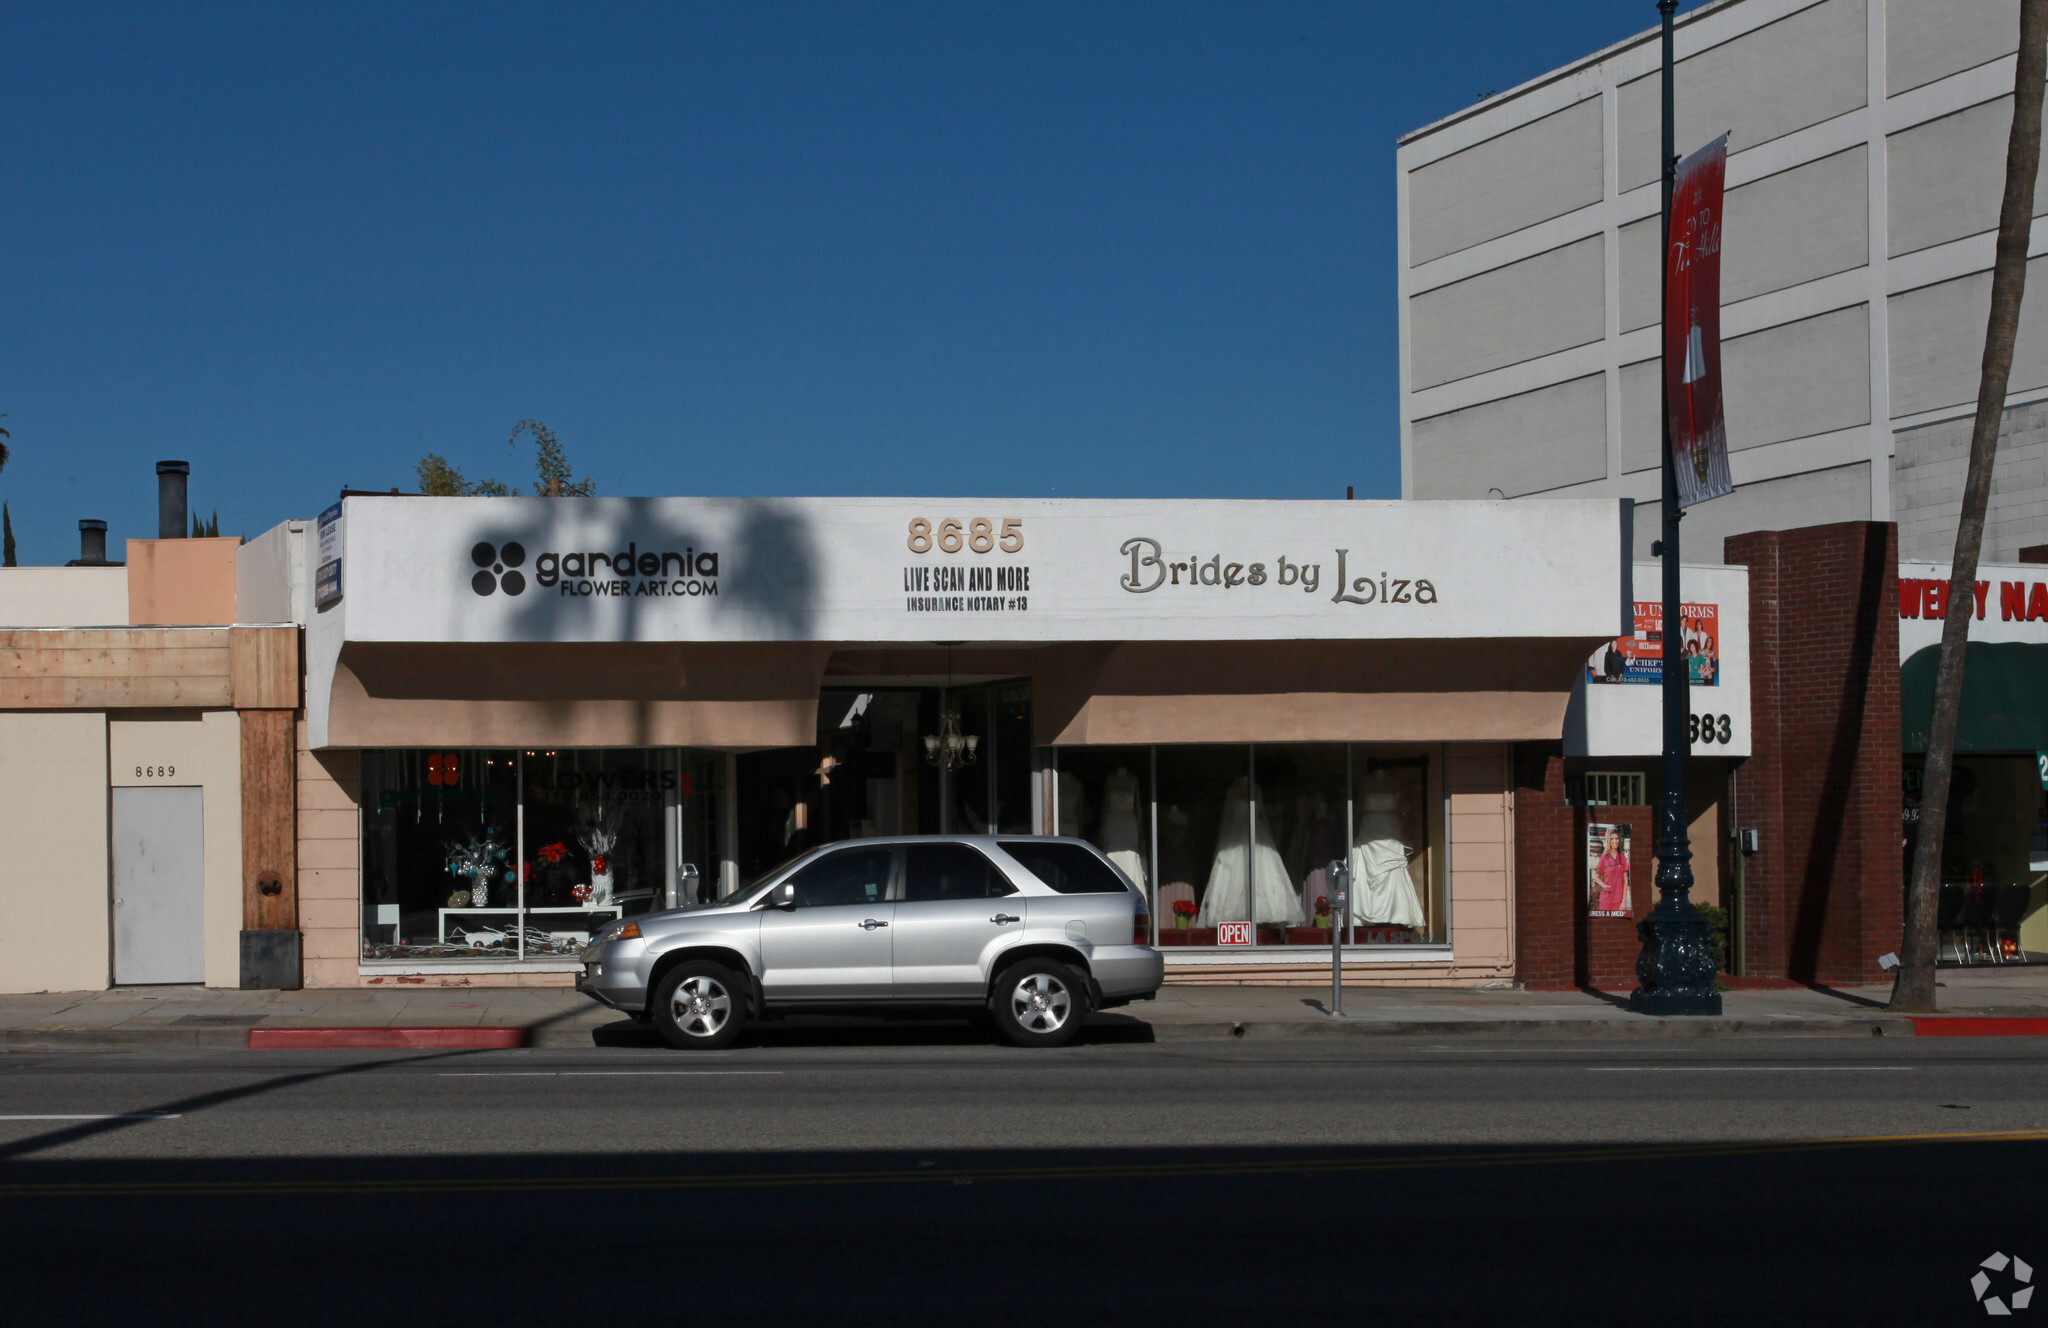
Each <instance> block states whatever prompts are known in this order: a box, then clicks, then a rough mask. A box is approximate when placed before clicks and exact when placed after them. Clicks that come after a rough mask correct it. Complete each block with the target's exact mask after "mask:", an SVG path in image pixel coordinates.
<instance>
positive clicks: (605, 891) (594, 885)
mask: <svg viewBox="0 0 2048 1328" xmlns="http://www.w3.org/2000/svg"><path fill="white" fill-rule="evenodd" d="M611 902H612V874H611V873H610V872H592V873H591V874H590V906H591V907H592V908H609V907H610V906H611Z"/></svg>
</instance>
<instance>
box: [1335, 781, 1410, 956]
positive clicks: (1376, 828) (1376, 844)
mask: <svg viewBox="0 0 2048 1328" xmlns="http://www.w3.org/2000/svg"><path fill="white" fill-rule="evenodd" d="M1351 920H1352V921H1353V922H1356V923H1372V924H1374V925H1376V926H1382V927H1385V926H1393V927H1420V926H1421V925H1422V924H1423V921H1424V919H1423V914H1422V899H1421V897H1420V896H1418V895H1417V894H1416V893H1415V879H1414V878H1413V877H1412V876H1410V875H1409V874H1408V845H1407V843H1406V842H1405V841H1404V840H1403V839H1402V838H1401V823H1400V821H1399V819H1398V818H1396V817H1395V815H1394V795H1393V794H1391V793H1368V794H1367V795H1366V797H1365V813H1364V815H1362V816H1360V817H1359V818H1358V838H1357V840H1356V841H1355V845H1354V847H1353V848H1352V850H1351Z"/></svg>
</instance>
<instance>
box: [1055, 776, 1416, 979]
mask: <svg viewBox="0 0 2048 1328" xmlns="http://www.w3.org/2000/svg"><path fill="white" fill-rule="evenodd" d="M1053 760H1054V774H1053V778H1052V789H1053V798H1054V800H1055V802H1056V803H1057V807H1056V810H1055V816H1054V824H1055V825H1056V826H1057V827H1058V831H1059V833H1061V834H1064V835H1075V836H1077V837H1079V838H1082V839H1086V840H1088V841H1089V842H1090V843H1092V844H1094V845H1096V846H1097V847H1098V848H1101V849H1102V850H1103V851H1104V852H1105V853H1107V854H1109V855H1110V857H1111V859H1112V860H1113V861H1115V862H1116V863H1117V865H1118V866H1119V867H1122V868H1123V869H1124V870H1125V873H1126V874H1127V875H1129V876H1130V877H1131V879H1132V880H1133V881H1134V882H1137V883H1138V884H1139V885H1140V888H1141V889H1143V890H1144V891H1145V893H1146V896H1147V900H1148V903H1149V907H1150V911H1151V915H1152V918H1153V927H1154V929H1155V932H1156V934H1157V936H1158V939H1159V944H1160V945H1162V946H1173V947H1181V946H1194V947H1209V946H1226V947H1237V946H1243V947H1245V948H1264V947H1274V946H1303V945H1306V946H1321V947H1328V946H1329V945H1330V944H1331V942H1332V940H1333V937H1332V930H1333V929H1335V930H1336V931H1337V933H1338V939H1341V941H1342V943H1343V944H1346V945H1418V944H1429V945H1437V944H1443V943H1444V942H1445V941H1446V940H1447V938H1448V932H1447V929H1446V927H1445V918H1446V916H1447V913H1448V907H1447V892H1448V876H1447V873H1446V863H1445V858H1444V853H1443V848H1442V842H1441V841H1442V837H1443V817H1444V803H1443V793H1442V773H1441V769H1440V767H1439V764H1438V762H1437V759H1436V757H1435V756H1434V755H1433V754H1432V752H1431V751H1429V750H1427V749H1422V748H1413V749H1406V750H1404V749H1401V748H1394V747H1377V746H1366V745H1362V744H1346V743H1271V744H1259V745H1256V746H1252V745H1240V744H1230V745H1194V744H1190V745H1187V746H1159V747H1152V748H1146V747H1068V748H1061V749H1058V750H1057V751H1056V752H1055V753H1054V757H1053ZM1133 804H1135V805H1133ZM1133 826H1135V827H1137V831H1136V835H1137V844H1136V846H1135V847H1133V846H1132V845H1131V838H1132V833H1133ZM1339 862H1342V863H1345V864H1346V865H1347V866H1348V868H1349V870H1350V877H1351V882H1352V886H1351V893H1350V895H1349V897H1348V899H1347V900H1346V902H1345V904H1344V906H1343V907H1341V908H1340V907H1339V905H1338V903H1337V899H1336V893H1337V892H1336V889H1335V885H1334V882H1333V879H1332V873H1331V868H1332V866H1333V864H1336V863H1339Z"/></svg>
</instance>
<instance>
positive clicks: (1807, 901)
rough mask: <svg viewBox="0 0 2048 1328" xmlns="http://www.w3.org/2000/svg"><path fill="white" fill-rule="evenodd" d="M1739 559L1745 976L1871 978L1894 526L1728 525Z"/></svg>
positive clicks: (1889, 706) (1882, 890)
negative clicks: (1745, 609) (1749, 839)
mask: <svg viewBox="0 0 2048 1328" xmlns="http://www.w3.org/2000/svg"><path fill="white" fill-rule="evenodd" d="M1725 556H1726V559H1727V561H1728V562H1730V563H1737V564H1742V565H1745V566H1747V567H1748V568H1749V622H1750V718H1751V722H1752V725H1753V728H1752V735H1753V736H1752V739H1751V752H1752V755H1751V757H1750V759H1749V760H1748V761H1746V762H1744V763H1743V765H1742V766H1741V767H1740V768H1739V769H1738V771H1737V772H1736V776H1735V799H1734V802H1735V822H1736V824H1737V825H1739V826H1743V827H1747V828H1753V829H1755V830H1756V831H1757V833H1758V836H1759V839H1760V851H1759V852H1758V853H1756V854H1755V855H1754V856H1752V857H1751V858H1749V860H1748V862H1747V864H1746V869H1745V872H1746V885H1745V889H1744V911H1743V933H1744V939H1745V943H1746V947H1747V959H1748V964H1747V967H1748V973H1749V975H1752V976H1758V977H1788V978H1793V979H1795V980H1798V981H1802V982H1816V983H1821V984H1826V985H1838V984H1849V983H1863V982H1879V981H1883V980H1884V977H1885V975H1884V972H1883V970H1881V969H1880V968H1878V966H1877V959H1878V956H1879V955H1881V954H1883V953H1884V952H1886V951H1888V950H1896V949H1897V948H1898V945H1899V938H1900V929H1901V912H1902V907H1903V904H1904V894H1905V883H1904V868H1903V858H1902V856H1901V849H1900V843H1901V841H1900V819H1899V817H1900V787H1899V598H1898V593H1899V592H1898V542H1897V528H1896V527H1894V526H1893V525H1891V524H1890V523H1887V522H1871V521H1851V522H1843V523H1840V524H1836V525H1828V526H1810V527H1807V528H1805V529H1803V530H1783V531H1754V532H1751V533H1749V534H1745V535H1735V536H1731V537H1730V538H1729V539H1728V541H1727V544H1726V555H1725Z"/></svg>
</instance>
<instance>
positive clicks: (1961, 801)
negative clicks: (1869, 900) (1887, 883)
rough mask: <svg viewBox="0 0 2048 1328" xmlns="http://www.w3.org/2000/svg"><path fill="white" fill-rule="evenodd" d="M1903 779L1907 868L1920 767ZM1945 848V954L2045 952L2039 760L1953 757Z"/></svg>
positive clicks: (1985, 958) (2047, 828) (2046, 899)
mask: <svg viewBox="0 0 2048 1328" xmlns="http://www.w3.org/2000/svg"><path fill="white" fill-rule="evenodd" d="M1925 760H1926V758H1925V757H1924V756H1920V755H1909V756H1907V757H1906V758H1905V761H1904V770H1903V774H1904V776H1905V799H1904V801H1905V823H1906V844H1905V866H1906V871H1907V872H1908V874H1910V873H1911V871H1912V864H1913V853H1914V847H1915V844H1916V842H1917V840H1918V838H1919V827H1920V811H1921V778H1922V766H1923V765H1924V763H1925ZM1945 824H1946V832H1945V834H1944V835H1943V839H1942V846H1941V894H1942V898H1941V906H1940V909H1939V913H1938V916H1939V918H1940V926H1941V930H1942V933H1943V935H1942V947H1941V955H1942V958H1943V959H1945V960H1949V961H1952V962H1955V961H1960V962H1974V963H1989V962H1994V961H1997V962H2010V961H2012V960H2016V959H2029V958H2038V957H2041V956H2042V955H2044V954H2048V793H2044V792H2043V790H2042V788H2041V775H2040V767H2039V765H2038V763H2037V758H2036V757H2035V756H2034V755H2033V754H2031V753H2029V754H2025V755H2020V754H2013V755H1983V754H1976V753H1971V754H1967V755H1959V756H1957V757H1956V760H1955V768H1954V769H1953V771H1952V772H1951V773H1950V776H1949V805H1948V817H1947V820H1946V823H1945Z"/></svg>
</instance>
